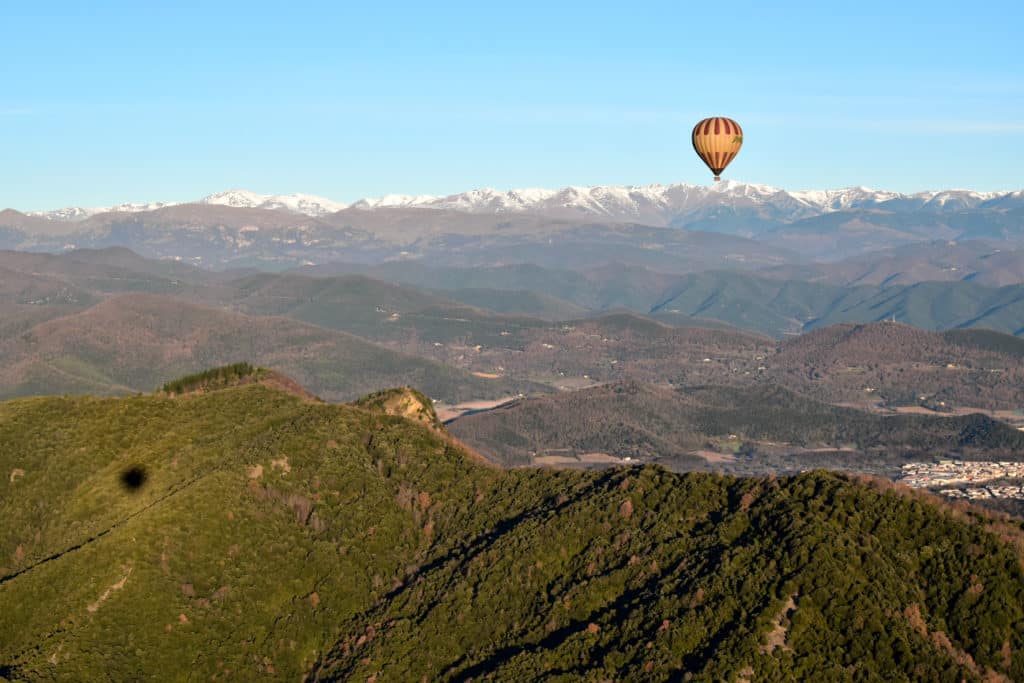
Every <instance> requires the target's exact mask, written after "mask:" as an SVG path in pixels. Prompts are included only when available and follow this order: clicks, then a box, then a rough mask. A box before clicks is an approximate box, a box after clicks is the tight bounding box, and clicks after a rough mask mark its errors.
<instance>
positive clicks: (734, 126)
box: [692, 116, 743, 180]
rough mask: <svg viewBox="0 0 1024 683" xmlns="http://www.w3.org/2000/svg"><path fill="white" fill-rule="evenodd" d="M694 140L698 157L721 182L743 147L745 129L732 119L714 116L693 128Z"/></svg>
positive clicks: (694, 147)
mask: <svg viewBox="0 0 1024 683" xmlns="http://www.w3.org/2000/svg"><path fill="white" fill-rule="evenodd" d="M692 139H693V149H694V151H696V152H697V156H699V157H700V158H701V159H702V160H703V161H704V163H705V164H707V165H708V168H710V169H711V172H712V173H714V174H715V180H721V179H722V177H721V176H722V171H724V170H725V167H726V166H728V165H729V162H731V161H732V160H733V159H735V158H736V155H737V154H739V152H740V147H742V146H743V129H742V128H740V124H738V123H736V122H735V121H733V120H732V119H727V118H725V117H724V116H712V117H711V118H709V119H704V120H703V121H701V122H700V123H698V124H697V125H696V126H694V127H693V136H692Z"/></svg>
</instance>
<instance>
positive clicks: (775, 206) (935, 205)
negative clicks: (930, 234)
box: [34, 179, 1024, 225]
mask: <svg viewBox="0 0 1024 683" xmlns="http://www.w3.org/2000/svg"><path fill="white" fill-rule="evenodd" d="M1022 200H1024V196H1022V192H974V191H970V190H944V191H938V192H934V191H931V192H918V193H915V194H900V193H898V192H887V191H885V190H873V189H871V188H868V187H863V186H857V187H847V188H840V189H835V190H800V191H786V190H782V189H780V188H777V187H772V186H770V185H760V184H755V183H743V182H740V181H737V180H732V179H729V180H725V181H722V182H719V183H714V184H712V185H690V184H687V183H675V184H671V185H642V186H637V185H596V186H579V185H570V186H568V187H564V188H561V189H559V190H548V189H542V188H521V189H513V190H495V189H492V188H480V189H475V190H470V191H468V192H462V193H459V194H452V195H447V196H443V197H438V196H433V195H403V194H389V195H384V196H382V197H375V198H364V199H360V200H358V201H356V202H354V203H352V204H350V205H346V204H343V203H341V202H336V201H333V200H330V199H325V198H323V197H317V196H314V195H308V194H288V195H266V194H258V193H256V192H250V191H248V190H243V189H234V190H227V191H225V192H218V193H216V194H211V195H209V196H207V197H204V198H202V199H200V200H198V203H200V204H210V205H219V206H232V207H239V208H252V209H277V210H283V211H290V212H293V213H298V214H304V215H307V216H314V217H316V216H325V215H327V214H331V213H334V212H337V211H341V210H342V209H346V208H353V209H360V210H364V211H375V210H380V209H390V208H427V209H438V210H445V211H455V212H462V213H475V214H503V213H532V214H539V215H545V216H549V217H560V218H579V217H588V216H592V217H594V218H603V219H608V220H614V221H624V222H638V223H646V224H648V225H683V224H687V223H686V222H685V221H683V222H680V218H681V217H682V216H687V215H689V216H692V215H697V216H698V217H699V216H700V215H702V214H703V213H706V212H714V211H716V210H719V209H721V208H722V207H727V208H728V209H730V210H733V211H737V210H742V211H755V212H758V213H764V212H767V214H770V215H773V216H776V217H778V218H785V219H788V220H793V219H797V218H802V217H806V216H811V215H817V214H821V213H828V212H831V211H843V210H849V209H858V208H879V209H885V210H894V211H906V210H924V211H933V212H945V211H957V210H963V209H969V208H973V207H975V206H979V205H983V206H984V207H991V208H998V207H1008V206H1011V205H1013V206H1017V205H1019V204H1020V202H1021V201H1022ZM172 205H173V204H172V203H162V202H156V203H150V204H121V205H118V206H114V207H108V208H103V209H98V208H97V209H83V208H74V207H73V208H67V209H59V210H57V211H48V212H35V213H34V215H38V216H43V217H45V218H49V219H52V220H60V221H80V220H84V219H86V218H89V217H90V216H93V215H95V214H97V213H101V212H104V211H120V212H135V211H149V210H153V209H159V208H162V207H165V206H172Z"/></svg>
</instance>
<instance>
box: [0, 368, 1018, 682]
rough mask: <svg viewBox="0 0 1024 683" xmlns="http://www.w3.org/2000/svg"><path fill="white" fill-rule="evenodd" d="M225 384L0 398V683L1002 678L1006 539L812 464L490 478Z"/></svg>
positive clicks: (432, 440)
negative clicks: (742, 470)
mask: <svg viewBox="0 0 1024 683" xmlns="http://www.w3.org/2000/svg"><path fill="white" fill-rule="evenodd" d="M228 385H229V386H228V388H224V389H220V390H213V388H214V387H213V386H212V385H208V386H207V390H205V391H202V392H200V393H192V394H184V395H180V396H177V397H170V396H167V395H160V396H158V395H150V396H137V397H131V398H120V399H98V398H89V397H78V398H68V397H64V398H57V397H53V398H45V397H44V398H31V399H21V400H16V401H10V402H7V403H3V404H0V443H3V444H4V448H3V449H2V450H0V467H2V472H3V474H4V476H3V477H0V515H2V518H3V519H4V520H5V523H4V524H3V525H2V526H0V565H2V567H0V613H2V614H3V615H4V618H3V619H2V620H0V677H5V678H7V679H9V680H30V681H31V680H53V679H61V680H96V679H101V678H111V679H115V680H130V679H139V678H149V677H152V676H159V677H161V678H171V679H174V678H187V677H201V678H214V677H216V678H224V679H235V680H238V679H252V678H258V677H271V678H284V679H289V680H295V679H300V678H302V677H306V678H307V680H309V679H312V680H368V679H369V680H421V679H422V678H424V677H426V678H427V679H428V680H432V679H455V680H468V679H470V678H480V677H483V676H485V675H493V676H494V677H495V678H496V679H499V680H526V679H532V678H536V677H538V676H541V675H546V676H548V677H551V678H556V679H565V680H568V679H576V678H579V677H581V676H588V677H592V678H594V679H595V680H596V679H602V678H615V679H633V680H636V679H641V680H644V679H646V680H678V679H681V678H684V677H685V678H689V679H690V680H707V681H718V680H733V681H739V680H786V679H805V680H806V679H814V680H836V679H840V680H843V679H865V680H905V679H911V678H913V679H917V680H957V681H958V680H961V679H966V680H1000V679H1002V680H1010V679H1018V680H1019V679H1020V678H1022V677H1024V650H1022V648H1024V635H1022V634H1024V572H1022V565H1021V561H1022V554H1021V553H1022V551H1024V538H1022V534H1021V529H1020V528H1019V527H1018V526H1014V525H1012V524H1010V523H1007V522H1001V521H996V520H992V519H988V518H983V517H978V516H976V515H975V514H974V513H970V512H964V511H955V510H953V509H951V508H949V507H946V506H945V505H943V504H941V503H938V502H936V501H935V500H933V499H931V498H928V497H924V496H921V495H917V494H914V495H911V494H910V493H909V492H906V491H904V490H902V489H895V488H892V486H891V485H885V486H882V485H877V484H873V483H870V482H861V481H857V480H853V479H849V478H846V477H843V476H838V475H832V474H825V473H809V474H805V475H802V476H799V477H795V478H779V479H774V478H770V479H732V478H726V477H720V476H715V475H708V474H688V475H676V474H672V473H669V472H667V471H665V470H663V469H659V468H656V467H644V468H619V469H610V470H604V471H600V472H574V471H560V472H552V471H545V470H535V469H524V470H499V469H495V468H493V467H488V466H486V465H482V464H479V463H478V462H476V461H475V460H474V459H473V458H472V457H471V456H470V455H469V454H468V453H467V452H465V451H464V450H463V449H462V448H461V447H459V446H456V445H454V444H453V443H452V442H450V441H448V439H447V437H446V436H445V435H444V433H443V432H438V431H436V429H437V428H436V426H431V425H430V424H429V422H430V420H429V414H426V417H427V418H428V419H427V422H428V424H420V423H417V422H414V421H410V420H406V419H404V418H402V417H398V416H393V415H389V414H388V411H393V410H394V409H395V408H396V406H397V407H398V408H399V409H400V410H407V409H409V408H410V407H411V408H412V409H413V411H414V412H418V409H417V408H416V406H417V405H422V398H421V397H419V396H418V395H417V394H409V396H408V400H406V399H405V398H403V396H402V394H401V393H400V392H399V393H397V394H396V393H389V394H383V395H378V396H377V397H375V398H372V399H369V400H367V401H364V402H362V403H361V404H360V405H359V406H356V405H348V406H345V405H342V406H337V405H326V404H320V403H315V402H310V401H308V400H304V399H303V398H301V397H296V396H294V395H292V394H289V393H285V392H282V391H279V390H276V389H273V388H271V387H268V386H265V385H264V384H261V383H260V382H253V383H250V384H247V385H244V386H234V387H232V386H230V382H228ZM402 406H405V407H404V408H402ZM183 653H188V656H185V657H183Z"/></svg>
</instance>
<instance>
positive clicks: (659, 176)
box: [0, 0, 1024, 210]
mask: <svg viewBox="0 0 1024 683" xmlns="http://www.w3.org/2000/svg"><path fill="white" fill-rule="evenodd" d="M146 4H147V3H137V2H131V3H121V2H102V1H101V0H100V1H98V2H96V3H88V4H87V3H64V2H42V1H41V2H37V3H28V2H6V3H4V6H3V8H2V16H3V19H2V21H3V40H2V41H0V85H2V86H3V87H2V89H0V207H3V206H13V207H16V208H19V209H23V210H35V209H44V208H56V207H60V206H68V205H84V206H94V205H106V204H111V203H116V202H123V201H149V200H158V199H164V200H187V199H192V198H197V197H199V196H202V195H204V194H208V193H210V192H214V191H219V190H223V189H228V188H233V187H244V188H247V189H251V190H254V191H258V192H266V193H289V192H308V193H312V194H320V195H323V196H327V197H330V198H333V199H337V200H340V201H349V200H354V199H356V198H359V197H362V196H375V195H380V194H386V193H403V194H420V193H427V194H446V193H451V192H458V191H462V190H467V189H471V188H474V187H497V188H502V189H504V188H509V187H560V186H564V185H568V184H580V185H591V184H647V183H670V182H678V181H685V182H697V183H706V182H708V181H709V180H710V174H709V173H708V171H707V169H706V168H704V167H703V165H702V164H701V163H700V162H699V161H698V160H697V159H696V157H695V156H694V154H693V151H692V149H691V147H690V142H689V132H690V128H691V127H692V125H693V123H695V122H696V120H698V119H700V118H702V117H704V116H708V115H726V116H731V117H733V118H735V119H737V120H738V121H740V123H741V124H742V125H743V127H744V132H745V134H746V139H745V144H744V148H743V151H742V152H741V153H740V156H739V157H738V158H737V160H736V161H735V162H734V163H733V164H732V166H731V167H730V168H729V169H728V170H727V171H726V174H725V175H726V176H727V177H732V178H735V179H737V180H742V181H747V182H757V183H767V184H771V185H777V186H781V187H786V188H789V189H812V188H814V189H816V188H828V187H843V186H849V185H868V186H871V187H877V188H885V189H894V190H900V191H915V190H921V189H940V188H948V187H968V188H973V189H981V190H992V189H1019V188H1022V187H1024V162H1022V161H1021V160H1022V159H1024V56H1022V52H1021V50H1020V49H1019V47H1017V44H1018V42H1019V30H1020V26H1021V23H1022V20H1024V10H1022V9H1021V8H1020V6H1019V5H1018V4H1016V3H1010V2H1005V3H1004V2H998V1H993V2H988V3H963V2H957V3H941V2H931V3H917V2H905V3H895V2H887V3H875V2H859V3H848V5H849V6H847V7H845V8H843V9H836V8H834V7H831V6H825V5H831V4H832V3H817V2H816V3H783V4H771V3H744V2H729V3H696V4H694V5H690V4H688V3H679V2H671V3H669V2H664V3H662V2H647V3H639V4H638V5H636V6H630V5H628V4H627V3H621V2H620V3H615V4H610V3H600V2H592V3H586V4H583V3H559V2H551V1H549V2H545V3H535V2H517V3H507V4H491V3H483V2H473V3H451V2H449V3H388V2H377V3H358V4H356V3H302V2H294V3H290V4H287V5H286V4H285V3H275V4H261V3H257V2H247V3H209V4H199V3H195V4H189V3H175V6H174V7H170V6H168V7H159V8H145V7H144V6H145V5H146ZM167 4H168V5H170V3H167Z"/></svg>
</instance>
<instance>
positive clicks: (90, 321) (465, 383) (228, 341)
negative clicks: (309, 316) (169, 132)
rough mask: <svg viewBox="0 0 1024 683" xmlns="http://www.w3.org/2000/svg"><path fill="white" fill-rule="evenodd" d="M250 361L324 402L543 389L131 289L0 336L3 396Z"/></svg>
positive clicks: (128, 386) (149, 380)
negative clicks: (402, 389)
mask: <svg viewBox="0 0 1024 683" xmlns="http://www.w3.org/2000/svg"><path fill="white" fill-rule="evenodd" d="M246 359H251V360H253V361H255V362H258V363H260V364H263V365H268V366H271V367H277V368H280V369H282V371H284V372H286V373H287V374H288V375H290V376H292V377H294V378H295V379H297V380H298V381H300V382H301V383H302V384H303V385H304V386H307V387H308V388H309V389H310V390H311V391H313V392H314V393H316V394H318V395H320V396H322V397H323V398H325V399H328V400H347V399H351V398H354V397H356V396H359V395H361V394H364V393H367V392H369V391H374V390H377V389H382V388H385V387H389V386H394V385H402V384H406V383H409V382H415V383H416V384H417V385H418V386H420V387H423V390H424V391H426V392H428V393H429V394H430V395H431V396H432V397H434V398H437V399H443V400H445V401H449V402H458V401H461V400H469V399H480V398H498V397H501V396H506V395H508V394H510V393H511V394H514V393H517V392H518V391H519V390H521V389H523V388H532V389H533V390H538V389H539V388H538V387H526V385H521V384H516V383H514V382H508V381H505V380H501V379H498V380H494V379H481V378H479V377H474V376H473V375H471V374H469V373H468V372H465V371H463V370H459V369H456V368H452V367H449V366H445V365H442V364H440V363H437V362H433V361H429V360H424V359H421V358H416V357H413V356H407V355H403V354H400V353H396V352H395V351H390V350H388V349H384V348H381V347H379V346H375V345H373V344H371V343H370V342H368V341H366V340H364V339H360V338H357V337H354V336H352V335H349V334H345V333H343V332H337V331H334V330H328V329H325V328H322V327H317V326H314V325H309V324H304V323H300V322H298V321H295V320H292V319H288V318H280V317H252V316H245V315H240V314H237V313H230V312H227V311H223V310H218V309H213V308H206V307H202V306H197V305H194V304H189V303H185V302H184V301H182V300H180V299H176V298H172V297H165V296H159V295H147V294H130V295H124V296H120V297H114V298H109V299H106V300H104V301H103V302H101V303H99V304H97V305H96V306H94V307H92V308H90V309H88V310H86V311H84V312H81V313H77V314H75V315H71V316H67V317H63V318H57V319H54V320H50V321H48V322H45V323H41V324H38V325H36V326H34V327H32V328H30V329H28V330H27V331H25V332H23V333H22V334H20V335H18V336H17V337H11V338H8V339H5V340H3V341H0V396H3V397H8V398H9V397H14V396H25V395H33V394H48V393H99V394H107V395H109V394H112V393H126V392H137V391H150V390H152V389H154V388H155V387H157V386H159V385H161V384H163V383H164V382H166V381H167V380H169V379H171V378H173V377H175V376H177V375H181V374H184V373H189V372H194V371H196V370H199V369H202V368H204V367H209V366H211V365H223V364H226V363H231V362H236V361H239V360H246ZM541 390H542V389H541Z"/></svg>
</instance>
